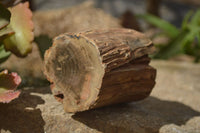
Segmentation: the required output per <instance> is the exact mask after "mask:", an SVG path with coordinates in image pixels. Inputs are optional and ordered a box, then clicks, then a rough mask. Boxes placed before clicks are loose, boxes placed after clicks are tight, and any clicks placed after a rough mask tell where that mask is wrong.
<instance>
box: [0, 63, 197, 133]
mask: <svg viewBox="0 0 200 133" xmlns="http://www.w3.org/2000/svg"><path fill="white" fill-rule="evenodd" d="M151 64H152V66H154V67H155V68H157V70H158V75H157V84H156V86H155V88H154V89H153V92H152V94H151V96H150V97H148V98H147V99H145V100H143V101H140V102H135V103H129V104H121V105H116V106H109V107H104V108H100V109H95V110H90V111H86V112H81V113H77V114H68V113H65V112H64V110H63V107H62V105H61V104H60V103H58V102H57V101H56V100H55V99H54V97H53V96H52V95H51V92H50V89H49V87H43V88H36V87H33V88H24V89H23V93H22V95H21V96H20V98H19V99H16V100H14V101H13V102H11V103H9V104H0V108H1V110H0V132H1V133H10V132H11V133H27V132H28V133H36V132H37V133H44V132H46V133H55V132H58V133H99V132H104V133H115V132H118V133H156V132H160V133H199V132H200V84H199V78H200V71H199V69H200V65H199V64H192V63H181V62H171V61H170V62H168V61H153V62H152V63H151Z"/></svg>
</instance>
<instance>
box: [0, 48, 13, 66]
mask: <svg viewBox="0 0 200 133" xmlns="http://www.w3.org/2000/svg"><path fill="white" fill-rule="evenodd" d="M10 55H11V53H10V52H6V51H5V49H4V46H3V45H1V46H0V63H2V62H4V61H5V60H7V59H8V57H9V56H10Z"/></svg>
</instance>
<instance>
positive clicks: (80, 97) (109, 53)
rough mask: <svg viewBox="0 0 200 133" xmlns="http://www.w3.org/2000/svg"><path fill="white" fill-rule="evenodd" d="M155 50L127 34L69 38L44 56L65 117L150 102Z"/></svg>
mask: <svg viewBox="0 0 200 133" xmlns="http://www.w3.org/2000/svg"><path fill="white" fill-rule="evenodd" d="M153 51H154V47H153V44H152V42H151V40H149V39H148V38H147V37H146V36H145V35H144V34H142V33H139V32H137V31H134V30H129V29H122V28H119V29H110V30H92V31H87V32H82V33H65V34H62V35H60V36H58V37H56V38H55V39H54V42H53V46H52V47H51V48H50V49H49V50H47V51H46V53H45V75H46V76H47V78H48V80H49V81H50V82H51V83H52V86H51V89H52V93H53V94H54V96H55V97H56V98H57V99H58V100H59V101H61V102H62V103H63V105H64V109H65V111H66V112H78V111H84V110H88V109H92V108H97V107H102V106H107V105H111V104H117V103H122V102H131V101H137V100H142V99H144V98H146V97H147V96H148V95H149V94H150V92H151V90H152V88H153V87H154V85H155V77H156V70H155V69H154V68H152V67H151V66H149V65H148V64H149V62H150V58H149V57H148V54H151V53H152V52H153Z"/></svg>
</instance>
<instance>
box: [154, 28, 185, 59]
mask: <svg viewBox="0 0 200 133" xmlns="http://www.w3.org/2000/svg"><path fill="white" fill-rule="evenodd" d="M186 35H187V32H185V31H184V32H181V33H180V34H179V35H178V36H177V37H176V38H174V39H172V40H171V41H170V43H168V44H167V45H165V46H163V47H161V48H160V50H159V52H158V53H157V54H156V55H155V56H154V58H160V59H168V58H170V57H172V56H175V55H178V54H181V53H183V51H182V47H181V41H182V39H183V38H184V37H185V36H186Z"/></svg>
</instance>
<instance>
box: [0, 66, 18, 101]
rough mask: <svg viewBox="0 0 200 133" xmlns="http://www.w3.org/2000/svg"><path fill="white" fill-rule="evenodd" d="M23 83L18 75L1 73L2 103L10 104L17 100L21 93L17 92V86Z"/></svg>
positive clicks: (0, 91)
mask: <svg viewBox="0 0 200 133" xmlns="http://www.w3.org/2000/svg"><path fill="white" fill-rule="evenodd" d="M20 83H21V78H20V77H19V76H18V75H17V73H14V72H12V73H10V74H9V73H8V71H7V70H4V71H3V72H1V73H0V102H3V103H5V102H6V103H8V102H10V101H11V100H13V99H15V98H17V97H18V96H19V94H20V91H16V88H17V86H18V85H19V84H20Z"/></svg>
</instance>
